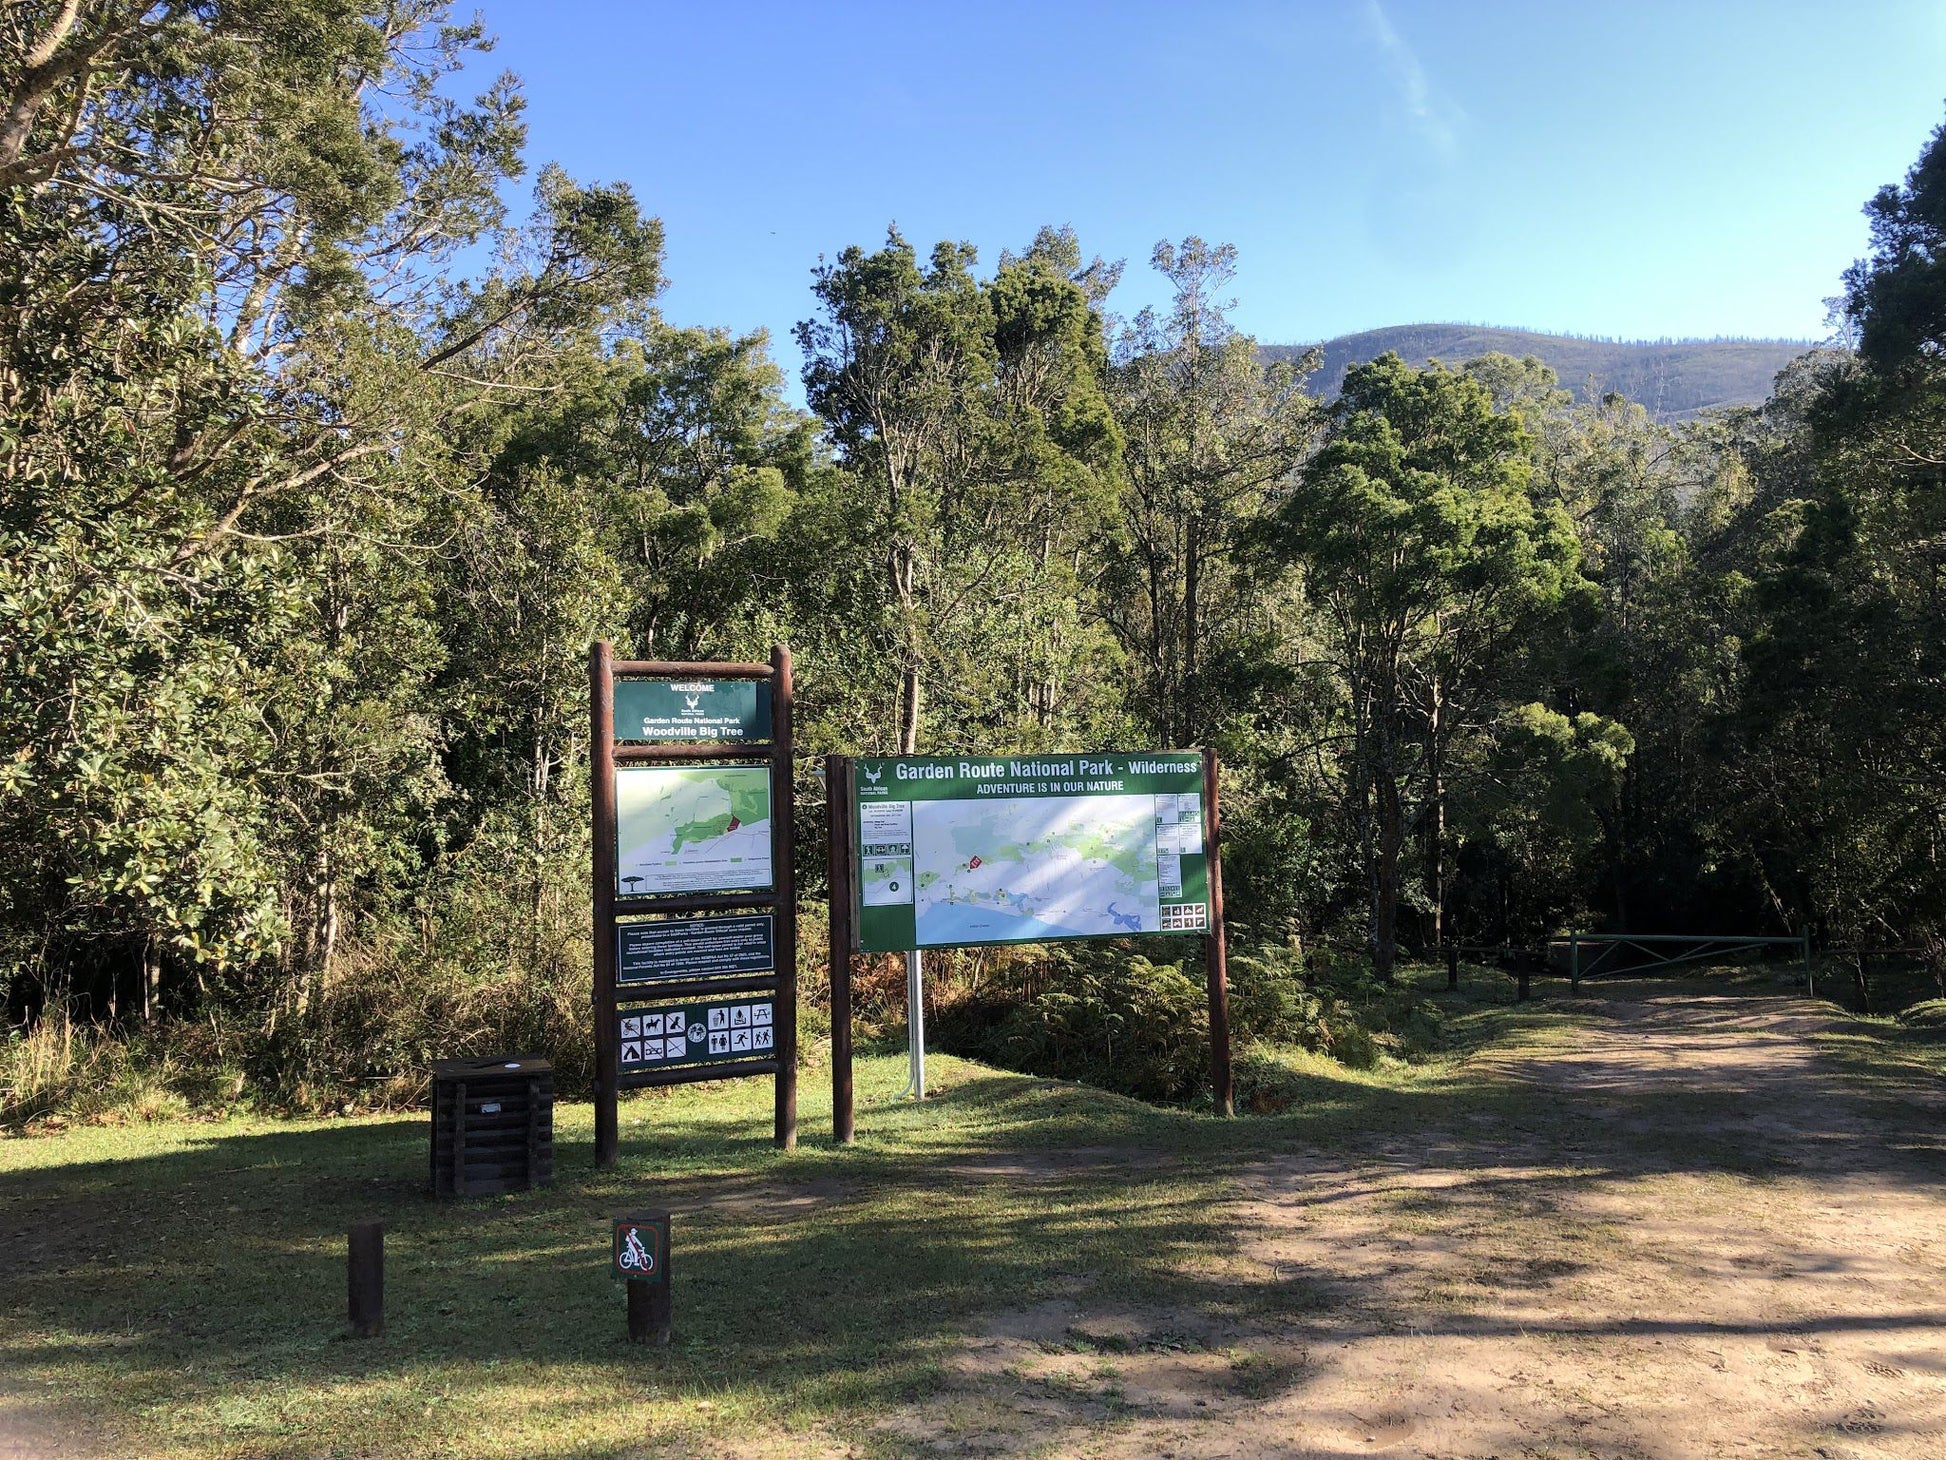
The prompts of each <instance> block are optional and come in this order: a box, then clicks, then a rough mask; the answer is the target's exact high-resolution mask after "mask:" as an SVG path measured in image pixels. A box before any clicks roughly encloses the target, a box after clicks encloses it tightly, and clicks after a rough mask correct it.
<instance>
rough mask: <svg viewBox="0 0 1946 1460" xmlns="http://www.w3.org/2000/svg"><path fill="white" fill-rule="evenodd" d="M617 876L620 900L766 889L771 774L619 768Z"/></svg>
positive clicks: (736, 769) (748, 768) (745, 768)
mask: <svg viewBox="0 0 1946 1460" xmlns="http://www.w3.org/2000/svg"><path fill="white" fill-rule="evenodd" d="M615 878H616V888H615V890H616V891H617V892H618V893H620V894H621V895H622V896H623V897H637V896H641V895H643V894H647V893H658V892H732V891H743V890H746V889H754V890H757V891H764V890H767V889H768V888H769V887H771V886H772V880H771V879H772V873H771V865H770V768H769V767H768V766H760V765H719V766H623V767H620V768H619V769H617V770H616V772H615Z"/></svg>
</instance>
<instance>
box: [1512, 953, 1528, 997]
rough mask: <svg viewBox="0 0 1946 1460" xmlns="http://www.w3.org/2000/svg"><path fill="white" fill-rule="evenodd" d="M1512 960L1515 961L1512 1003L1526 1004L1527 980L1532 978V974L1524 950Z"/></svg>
mask: <svg viewBox="0 0 1946 1460" xmlns="http://www.w3.org/2000/svg"><path fill="white" fill-rule="evenodd" d="M1514 958H1515V960H1516V961H1515V964H1514V969H1515V972H1514V1002H1515V1003H1517V1004H1524V1003H1526V1002H1527V992H1528V980H1529V978H1530V977H1531V976H1532V972H1531V969H1530V966H1529V961H1528V959H1527V956H1526V950H1525V949H1522V950H1521V951H1520V952H1518V953H1516V954H1515V955H1514Z"/></svg>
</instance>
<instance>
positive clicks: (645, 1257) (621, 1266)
mask: <svg viewBox="0 0 1946 1460" xmlns="http://www.w3.org/2000/svg"><path fill="white" fill-rule="evenodd" d="M610 1231H611V1233H612V1241H613V1252H614V1262H615V1276H616V1277H618V1278H628V1279H631V1280H632V1281H635V1282H643V1281H645V1280H646V1281H649V1282H667V1281H668V1280H669V1214H668V1213H667V1212H635V1213H632V1214H630V1215H629V1216H626V1217H616V1218H614V1219H613V1221H612V1223H611V1224H610Z"/></svg>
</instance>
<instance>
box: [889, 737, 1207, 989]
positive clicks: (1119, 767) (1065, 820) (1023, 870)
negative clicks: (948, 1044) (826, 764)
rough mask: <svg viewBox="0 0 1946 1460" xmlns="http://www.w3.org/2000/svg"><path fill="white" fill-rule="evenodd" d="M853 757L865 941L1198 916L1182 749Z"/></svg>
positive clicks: (1199, 888)
mask: <svg viewBox="0 0 1946 1460" xmlns="http://www.w3.org/2000/svg"><path fill="white" fill-rule="evenodd" d="M854 766H855V770H854V773H853V774H854V785H855V792H856V796H857V806H858V824H857V827H856V829H855V830H856V836H857V840H856V843H855V845H856V846H857V848H858V877H857V880H856V886H857V889H858V891H857V913H858V923H857V926H858V946H859V947H860V949H862V950H863V951H865V952H868V953H890V952H897V951H898V950H900V949H905V948H957V947H965V946H968V945H970V944H979V943H1037V942H1042V941H1045V940H1048V939H1055V938H1126V937H1131V936H1135V935H1139V934H1148V933H1176V934H1180V933H1203V932H1207V931H1208V930H1209V859H1208V854H1207V852H1206V850H1205V845H1204V838H1203V825H1204V821H1203V760H1202V757H1201V756H1200V755H1198V754H1197V753H1195V752H1194V751H1147V752H1138V753H1136V754H1120V753H1116V754H1103V755H1092V754H1091V755H1047V756H1011V757H1004V758H1002V757H985V758H972V757H967V758H947V757H905V758H900V759H884V760H859V761H856V762H854Z"/></svg>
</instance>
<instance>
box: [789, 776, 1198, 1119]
mask: <svg viewBox="0 0 1946 1460" xmlns="http://www.w3.org/2000/svg"><path fill="white" fill-rule="evenodd" d="M1200 754H1201V756H1202V762H1203V818H1204V825H1203V843H1204V846H1205V848H1206V849H1207V854H1208V857H1209V929H1208V931H1207V932H1205V933H1204V934H1203V940H1202V941H1203V974H1204V984H1205V992H1206V996H1207V998H1208V1001H1209V1032H1210V1075H1211V1084H1212V1086H1213V1087H1214V1088H1213V1090H1212V1092H1211V1093H1212V1095H1213V1097H1214V1103H1215V1108H1216V1112H1217V1114H1219V1115H1223V1116H1233V1115H1235V1114H1236V1082H1235V1077H1234V1075H1233V1073H1232V1069H1231V1061H1230V982H1229V936H1228V929H1227V925H1226V923H1225V921H1224V915H1223V850H1222V816H1221V809H1220V807H1219V804H1218V801H1217V770H1218V767H1217V762H1216V752H1215V751H1214V750H1211V749H1208V748H1205V749H1204V750H1203V751H1201V752H1200ZM824 792H825V807H826V813H827V816H826V823H827V824H826V851H827V869H826V870H827V875H828V877H829V880H830V889H831V933H830V937H831V1124H832V1133H833V1135H834V1136H835V1137H836V1139H837V1141H838V1143H839V1144H840V1145H850V1144H851V1143H852V1140H853V1138H854V1136H855V1134H856V1130H857V1121H856V1111H855V1102H854V1097H853V1087H852V1071H851V1063H852V1057H851V964H852V959H853V958H854V957H855V956H856V954H857V951H858V928H857V901H858V897H857V877H858V847H857V844H856V841H857V838H856V835H855V833H856V830H857V826H858V805H857V801H858V798H857V786H856V782H855V781H854V778H853V757H851V756H848V755H828V756H826V757H825V758H824Z"/></svg>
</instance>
